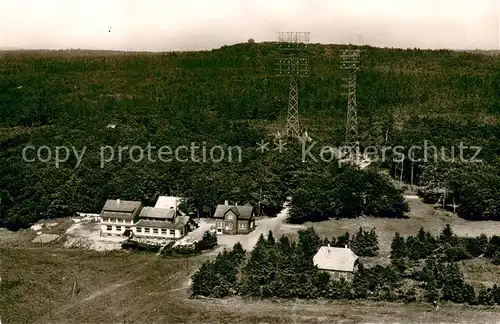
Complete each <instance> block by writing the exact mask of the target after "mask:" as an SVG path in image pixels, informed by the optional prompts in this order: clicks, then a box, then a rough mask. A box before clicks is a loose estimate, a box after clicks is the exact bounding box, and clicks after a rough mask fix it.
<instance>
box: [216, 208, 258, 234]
mask: <svg viewBox="0 0 500 324" xmlns="http://www.w3.org/2000/svg"><path fill="white" fill-rule="evenodd" d="M213 217H214V218H215V219H216V225H215V226H216V233H217V234H248V233H250V232H251V231H253V230H254V229H255V209H254V207H253V206H252V205H250V204H246V205H243V206H238V205H229V202H228V201H227V200H226V201H225V203H224V205H218V206H217V208H216V209H215V213H214V216H213Z"/></svg>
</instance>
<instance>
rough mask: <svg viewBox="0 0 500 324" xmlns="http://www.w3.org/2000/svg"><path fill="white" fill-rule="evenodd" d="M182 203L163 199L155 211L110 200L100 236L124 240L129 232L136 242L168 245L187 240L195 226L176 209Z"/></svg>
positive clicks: (103, 217)
mask: <svg viewBox="0 0 500 324" xmlns="http://www.w3.org/2000/svg"><path fill="white" fill-rule="evenodd" d="M179 203H180V199H179V198H177V197H167V196H161V197H159V198H158V201H157V202H156V205H155V207H143V205H142V203H141V202H137V201H126V200H120V199H117V200H108V201H106V204H105V205H104V208H103V210H102V212H101V214H100V220H101V236H123V235H124V233H125V231H127V230H129V231H130V233H131V234H132V235H133V237H134V239H135V240H137V241H141V242H149V243H166V242H167V241H169V240H177V239H180V238H182V237H184V236H185V235H186V234H187V233H188V232H189V231H190V230H192V229H193V228H196V224H195V223H194V222H193V221H192V220H191V218H190V217H189V216H186V214H184V213H183V212H182V211H180V210H179V209H178V208H177V207H178V205H179Z"/></svg>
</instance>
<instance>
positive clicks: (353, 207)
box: [0, 43, 500, 229]
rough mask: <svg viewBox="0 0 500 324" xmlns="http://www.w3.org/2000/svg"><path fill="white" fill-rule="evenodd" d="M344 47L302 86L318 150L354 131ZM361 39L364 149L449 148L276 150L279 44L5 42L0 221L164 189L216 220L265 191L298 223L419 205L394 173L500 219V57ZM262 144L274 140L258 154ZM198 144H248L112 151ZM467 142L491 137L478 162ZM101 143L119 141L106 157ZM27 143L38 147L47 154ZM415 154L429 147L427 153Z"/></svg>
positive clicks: (324, 51)
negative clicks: (141, 153)
mask: <svg viewBox="0 0 500 324" xmlns="http://www.w3.org/2000/svg"><path fill="white" fill-rule="evenodd" d="M344 48H345V46H340V45H319V44H313V45H311V46H310V49H309V54H308V55H309V58H310V71H311V72H310V75H309V77H308V78H305V79H304V80H301V81H300V82H299V93H300V116H301V120H300V122H301V127H302V128H303V129H304V130H307V132H308V134H309V135H310V136H311V138H312V140H313V142H315V143H317V145H316V146H314V148H313V149H312V150H311V152H313V154H315V155H316V156H317V154H318V151H319V149H320V147H321V146H323V145H330V146H339V145H342V144H343V141H344V138H345V117H346V113H345V111H346V101H347V100H346V98H345V97H344V96H342V94H341V92H342V91H343V90H342V88H341V83H342V77H343V74H342V71H341V69H340V68H339V64H340V61H339V60H340V58H339V56H340V53H341V50H343V49H344ZM361 49H362V50H363V54H362V68H361V71H360V72H359V75H358V90H357V93H358V95H357V96H358V118H359V133H360V145H361V148H362V149H363V148H366V147H367V146H371V145H373V146H377V147H381V146H391V147H395V146H398V145H400V146H403V147H404V149H403V150H402V151H404V150H407V149H408V148H409V147H411V146H412V145H420V146H422V147H423V146H424V144H425V143H427V145H433V146H436V147H438V148H440V147H444V148H445V155H446V156H447V157H448V160H446V161H445V162H443V159H436V160H435V159H434V158H431V159H428V160H427V161H421V162H415V161H413V162H412V161H410V160H409V159H407V158H405V159H404V160H403V162H401V161H399V162H395V161H394V160H393V157H394V154H393V153H391V151H389V152H388V153H387V156H388V158H386V160H385V161H380V162H377V163H373V164H372V165H371V166H370V169H368V170H357V169H355V168H352V167H350V166H342V167H339V166H338V164H337V163H335V162H330V163H327V162H322V161H319V162H314V161H310V160H309V161H306V162H303V160H302V148H301V146H300V144H299V143H298V142H293V140H291V139H290V140H288V143H287V146H286V150H284V151H283V152H281V153H278V152H277V151H274V150H273V149H272V148H273V147H274V146H273V141H274V140H275V139H274V136H273V134H274V133H275V132H276V131H277V130H281V129H282V128H283V127H284V119H285V118H286V106H287V100H288V82H287V80H286V78H278V77H275V73H274V71H273V69H274V62H275V59H276V58H277V55H278V53H277V50H276V45H275V44H273V43H263V44H257V43H248V44H238V45H234V46H225V47H222V48H220V49H216V50H212V51H201V52H185V53H180V52H179V53H121V52H116V53H114V52H111V53H106V52H88V51H87V52H86V51H77V50H75V51H60V52H50V51H45V52H44V51H36V52H35V51H25V52H5V53H4V54H3V56H2V58H1V64H0V70H1V73H0V165H1V168H0V226H6V227H9V228H11V229H18V228H23V227H26V226H29V225H30V224H31V223H33V222H35V221H37V220H38V219H42V218H56V217H62V216H69V215H72V214H74V213H75V212H76V211H84V212H98V211H100V209H101V208H102V206H103V204H104V202H105V200H106V199H107V198H121V199H124V200H141V201H143V202H144V203H145V204H153V203H154V202H155V201H156V198H157V197H158V196H159V195H164V194H173V195H178V196H182V197H186V198H188V200H187V201H186V204H187V206H186V207H187V208H188V209H189V210H190V211H192V212H193V213H197V214H199V215H200V216H210V215H211V214H212V213H213V210H214V207H215V206H216V204H219V203H222V202H223V201H224V200H229V201H231V202H239V203H242V204H243V203H247V202H250V203H253V204H257V203H260V204H259V205H260V206H261V211H262V212H263V213H264V214H266V215H274V214H276V212H277V211H279V210H280V208H281V206H282V204H283V202H284V201H285V199H286V198H287V197H292V203H291V213H290V217H291V220H292V221H294V222H298V223H300V222H304V221H306V220H321V219H327V218H331V217H353V216H357V215H360V214H366V215H373V216H377V217H401V216H402V215H403V213H404V212H405V211H407V210H408V207H407V205H406V204H405V203H404V199H403V197H402V192H401V190H399V189H397V188H395V186H394V185H393V181H392V180H391V177H393V176H394V175H395V174H396V175H397V177H398V178H399V177H401V178H402V179H403V181H404V182H406V183H410V182H413V183H414V184H416V185H418V186H419V187H420V188H421V194H422V196H423V197H425V199H426V200H428V201H430V202H436V201H442V202H443V205H446V204H448V203H454V204H456V205H457V206H458V208H457V210H456V211H457V213H458V214H459V215H460V216H461V217H464V218H468V219H474V220H482V219H490V220H498V219H499V218H500V194H499V193H500V192H499V188H500V163H499V159H498V155H499V153H500V125H499V124H498V121H499V118H498V116H499V113H500V101H499V100H500V99H499V98H500V96H499V94H500V60H499V58H498V56H494V55H483V54H473V53H466V52H454V51H447V50H439V51H430V50H419V49H408V50H402V49H382V48H372V47H362V48H361ZM108 125H113V127H108ZM261 140H265V141H268V142H270V143H271V144H270V148H271V150H269V151H268V152H265V153H261V152H259V151H258V150H256V148H257V145H256V143H257V142H260V141H261ZM191 142H194V143H196V145H198V146H203V145H206V147H211V146H214V145H221V146H223V147H224V148H230V147H236V146H238V147H240V148H241V156H242V160H241V162H234V161H233V162H230V161H227V160H223V161H221V162H218V163H213V162H208V163H204V162H196V161H193V159H189V160H188V161H187V162H184V161H171V162H161V161H158V158H157V155H155V154H157V151H154V150H153V156H154V159H155V160H156V162H152V161H149V160H148V159H143V160H141V161H139V162H134V159H135V157H134V156H130V155H129V154H127V153H128V151H124V154H123V158H122V159H121V161H119V159H118V157H117V156H116V154H117V152H118V147H119V146H122V147H124V146H128V147H129V148H130V147H132V146H140V147H142V148H146V147H147V146H148V143H150V145H152V146H155V147H157V148H158V147H161V146H164V145H168V146H170V147H171V148H175V147H178V146H181V145H186V146H189V145H190V144H191ZM460 143H462V144H463V145H465V146H468V147H472V146H474V147H476V146H478V147H481V151H480V153H479V154H478V156H476V159H480V160H481V162H469V161H468V160H467V159H468V158H470V157H471V155H473V153H474V151H473V150H465V153H464V157H465V158H466V159H465V160H466V161H463V159H462V160H460V159H456V160H454V161H451V162H450V156H452V154H453V153H454V154H455V157H458V154H459V153H458V149H457V148H458V146H459V145H460ZM28 145H32V146H34V147H35V148H39V147H40V146H47V147H48V148H49V149H50V151H51V159H48V156H47V154H48V152H47V150H44V151H42V152H43V156H44V157H45V158H47V159H46V162H43V161H34V162H26V161H23V159H22V152H23V149H24V148H25V147H26V146H28ZM306 145H311V144H306ZM62 146H67V147H69V148H70V151H69V152H68V159H67V160H66V161H64V162H62V163H59V164H56V162H55V160H54V157H55V154H56V152H55V148H56V147H62ZM101 147H112V148H114V149H115V156H114V158H113V159H110V161H109V162H106V163H105V164H104V165H103V164H102V158H101V153H102V149H101ZM453 147H455V150H454V151H453V150H452V148H453ZM84 148H85V151H84V154H83V155H82V156H83V158H82V159H81V161H80V160H79V159H78V157H77V156H75V154H74V151H73V150H76V151H77V152H78V154H82V152H83V149H84ZM439 150H440V149H439ZM27 152H29V153H27V155H28V158H29V159H34V157H35V155H36V150H30V151H27ZM155 152H156V153H155ZM439 152H440V151H439ZM59 153H61V154H65V152H64V151H62V150H60V151H59ZM198 153H199V154H200V155H199V157H200V156H201V154H202V153H201V151H198ZM198 153H197V154H198ZM414 154H415V155H416V156H419V157H421V156H422V154H423V150H415V151H414ZM136 156H137V155H136ZM186 156H188V155H184V157H186ZM78 162H81V163H80V164H79V165H78V167H75V166H76V165H77V164H78ZM101 166H102V167H101ZM381 171H386V172H381Z"/></svg>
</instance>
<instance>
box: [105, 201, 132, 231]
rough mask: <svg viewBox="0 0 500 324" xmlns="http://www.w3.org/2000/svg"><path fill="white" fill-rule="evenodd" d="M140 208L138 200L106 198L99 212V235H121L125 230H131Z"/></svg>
mask: <svg viewBox="0 0 500 324" xmlns="http://www.w3.org/2000/svg"><path fill="white" fill-rule="evenodd" d="M141 209H142V203H141V202H140V201H129V200H120V199H117V200H113V199H108V200H107V201H106V204H105V205H104V207H103V209H102V211H101V214H100V221H101V236H123V233H125V231H126V230H130V231H131V230H132V227H133V226H134V218H136V217H137V216H139V213H140V212H141Z"/></svg>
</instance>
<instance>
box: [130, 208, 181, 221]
mask: <svg viewBox="0 0 500 324" xmlns="http://www.w3.org/2000/svg"><path fill="white" fill-rule="evenodd" d="M139 217H144V218H159V219H169V220H172V219H174V217H175V210H174V209H170V208H154V207H144V208H143V209H142V210H141V213H140V214H139Z"/></svg>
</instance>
